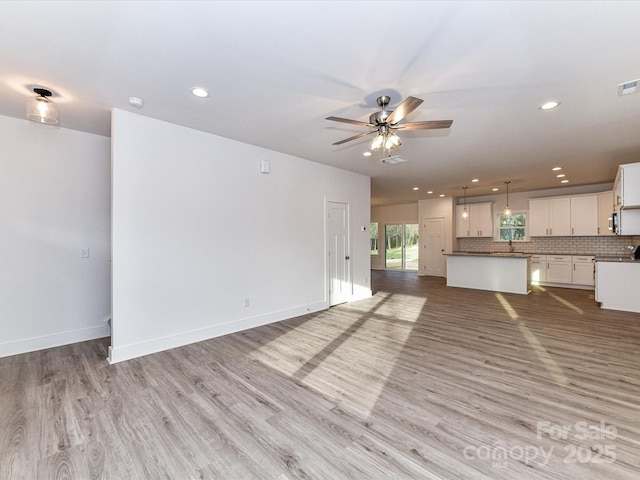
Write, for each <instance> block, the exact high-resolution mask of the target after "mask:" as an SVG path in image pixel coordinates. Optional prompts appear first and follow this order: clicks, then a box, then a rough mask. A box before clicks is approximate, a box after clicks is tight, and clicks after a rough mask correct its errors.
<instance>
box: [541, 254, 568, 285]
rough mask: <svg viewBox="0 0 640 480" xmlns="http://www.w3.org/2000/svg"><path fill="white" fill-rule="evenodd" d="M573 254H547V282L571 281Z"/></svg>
mask: <svg viewBox="0 0 640 480" xmlns="http://www.w3.org/2000/svg"><path fill="white" fill-rule="evenodd" d="M571 279H572V275H571V255H547V282H551V283H571Z"/></svg>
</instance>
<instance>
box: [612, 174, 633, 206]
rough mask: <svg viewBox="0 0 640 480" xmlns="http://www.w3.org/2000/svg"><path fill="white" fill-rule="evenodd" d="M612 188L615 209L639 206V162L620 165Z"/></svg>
mask: <svg viewBox="0 0 640 480" xmlns="http://www.w3.org/2000/svg"><path fill="white" fill-rule="evenodd" d="M613 190H614V193H615V198H614V201H615V206H616V207H617V209H622V208H640V163H627V164H625V165H620V166H619V167H618V174H617V176H616V180H615V182H614V186H613Z"/></svg>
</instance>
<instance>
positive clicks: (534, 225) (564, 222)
mask: <svg viewBox="0 0 640 480" xmlns="http://www.w3.org/2000/svg"><path fill="white" fill-rule="evenodd" d="M529 234H530V235H531V236H532V237H548V236H554V237H568V236H570V235H571V197H557V198H534V199H531V200H529ZM594 235H595V234H594Z"/></svg>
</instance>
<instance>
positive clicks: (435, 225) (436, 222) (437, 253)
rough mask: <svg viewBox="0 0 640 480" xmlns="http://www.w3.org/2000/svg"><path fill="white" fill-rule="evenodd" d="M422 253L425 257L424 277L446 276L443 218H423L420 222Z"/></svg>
mask: <svg viewBox="0 0 640 480" xmlns="http://www.w3.org/2000/svg"><path fill="white" fill-rule="evenodd" d="M422 231H423V234H422V239H423V240H422V251H423V253H424V255H425V261H424V270H423V273H424V274H425V275H431V276H434V277H444V276H445V275H446V273H445V272H446V261H445V260H446V257H445V256H444V255H443V253H444V247H445V219H444V217H436V218H424V219H423V220H422Z"/></svg>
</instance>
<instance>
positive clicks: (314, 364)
mask: <svg viewBox="0 0 640 480" xmlns="http://www.w3.org/2000/svg"><path fill="white" fill-rule="evenodd" d="M372 283H373V289H374V292H375V293H374V296H373V297H372V298H370V299H367V300H363V301H359V302H354V303H351V304H344V305H339V306H337V307H333V308H331V309H329V310H327V311H323V312H319V313H316V314H311V315H306V316H302V317H298V318H295V319H291V320H287V321H283V322H280V323H277V324H272V325H267V326H264V327H260V328H255V329H252V330H249V331H245V332H240V333H236V334H232V335H227V336H224V337H220V338H215V339H211V340H208V341H204V342H200V343H197V344H193V345H188V346H185V347H181V348H176V349H173V350H170V351H166V352H161V353H158V354H153V355H148V356H146V357H142V358H139V359H135V360H131V361H128V362H123V363H119V364H116V365H109V364H108V363H107V361H106V356H107V347H108V345H109V340H108V339H100V340H96V341H90V342H83V343H78V344H74V345H68V346H64V347H59V348H53V349H49V350H43V351H39V352H33V353H28V354H23V355H16V356H13V357H7V358H3V359H0V478H2V479H3V480H4V479H12V480H13V479H26V480H32V479H36V478H37V479H39V480H41V479H118V480H123V479H136V480H138V479H165V478H166V479H172V480H179V479H225V480H235V479H242V480H245V479H246V480H251V479H275V480H292V479H327V480H337V479H363V480H364V479H385V480H387V479H398V480H401V479H434V480H436V479H452V480H453V479H455V480H459V479H493V480H501V479H508V480H512V479H519V480H522V479H536V480H537V479H578V478H579V479H582V480H590V479H593V480H596V479H598V480H600V479H607V480H615V479H629V480H631V479H638V478H640V379H639V373H638V372H639V369H638V353H639V352H640V315H639V314H632V313H624V312H614V311H607V310H601V309H600V308H598V306H597V304H596V303H595V302H594V300H593V292H592V291H587V290H572V289H560V288H542V287H534V290H533V291H532V292H531V294H529V295H526V296H525V295H513V294H497V293H495V292H486V291H477V290H466V289H456V288H451V287H446V286H445V279H442V278H434V277H417V276H416V275H415V273H402V272H383V271H374V272H372Z"/></svg>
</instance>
